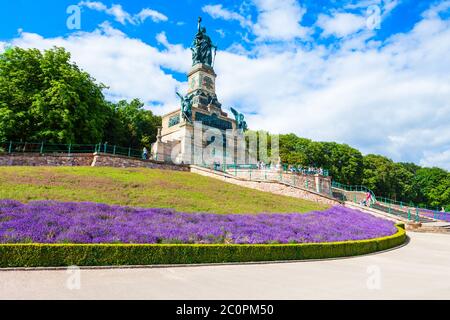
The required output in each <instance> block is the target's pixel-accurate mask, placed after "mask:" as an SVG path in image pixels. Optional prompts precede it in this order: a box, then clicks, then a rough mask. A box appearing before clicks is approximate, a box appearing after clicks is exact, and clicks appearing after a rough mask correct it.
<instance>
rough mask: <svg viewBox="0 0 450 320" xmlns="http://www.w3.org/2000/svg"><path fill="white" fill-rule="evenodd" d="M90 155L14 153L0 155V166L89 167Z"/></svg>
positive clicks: (90, 162)
mask: <svg viewBox="0 0 450 320" xmlns="http://www.w3.org/2000/svg"><path fill="white" fill-rule="evenodd" d="M92 159H93V155H92V154H85V153H83V154H75V153H74V154H72V155H71V156H69V155H67V154H39V153H23V154H22V153H14V154H0V166H29V167H42V166H49V167H59V166H69V167H77V166H90V165H91V164H92Z"/></svg>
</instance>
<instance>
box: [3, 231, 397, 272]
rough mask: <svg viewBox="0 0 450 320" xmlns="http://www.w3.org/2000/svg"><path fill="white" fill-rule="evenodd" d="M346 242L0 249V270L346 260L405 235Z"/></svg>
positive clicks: (10, 246) (387, 246)
mask: <svg viewBox="0 0 450 320" xmlns="http://www.w3.org/2000/svg"><path fill="white" fill-rule="evenodd" d="M397 230H398V232H397V233H396V234H394V235H391V236H387V237H383V238H377V239H370V240H355V241H346V242H330V243H302V244H260V245H232V244H3V245H0V267H2V268H5V267H59V266H71V265H76V266H112V265H157V264H193V263H224V262H257V261H286V260H307V259H325V258H337V257H348V256H356V255H363V254H369V253H373V252H377V251H382V250H387V249H391V248H394V247H397V246H400V245H402V244H404V243H405V240H406V232H405V230H404V229H402V228H401V227H399V226H397Z"/></svg>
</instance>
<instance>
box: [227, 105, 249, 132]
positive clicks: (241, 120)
mask: <svg viewBox="0 0 450 320" xmlns="http://www.w3.org/2000/svg"><path fill="white" fill-rule="evenodd" d="M231 112H232V113H233V114H234V118H235V119H236V127H237V129H238V130H241V131H244V132H245V131H247V130H248V126H247V121H245V116H244V115H243V114H242V113H240V112H238V111H237V110H236V109H234V108H231Z"/></svg>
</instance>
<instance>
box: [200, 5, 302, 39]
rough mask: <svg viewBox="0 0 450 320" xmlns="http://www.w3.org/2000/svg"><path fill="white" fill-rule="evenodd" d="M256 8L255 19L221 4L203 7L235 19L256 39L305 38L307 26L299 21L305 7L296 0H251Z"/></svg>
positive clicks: (217, 17) (206, 10)
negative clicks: (256, 15) (256, 14)
mask: <svg viewBox="0 0 450 320" xmlns="http://www.w3.org/2000/svg"><path fill="white" fill-rule="evenodd" d="M252 1H253V5H254V6H255V7H256V10H257V12H258V17H257V21H256V22H255V23H253V22H252V19H251V17H250V16H248V17H244V16H243V15H242V14H239V13H237V12H234V11H231V10H228V9H225V8H224V7H223V6H222V5H221V4H218V5H206V6H204V7H203V8H202V10H203V11H204V12H206V13H208V14H209V15H210V16H211V17H212V18H214V19H223V20H227V21H238V22H239V23H240V25H241V27H243V28H247V29H249V30H251V32H252V33H253V35H255V36H256V40H258V41H266V40H269V41H271V40H275V41H289V40H293V39H296V38H306V37H307V36H308V34H309V28H307V27H304V26H302V25H301V20H302V18H303V15H304V14H305V13H306V9H304V8H302V7H301V6H300V5H299V4H298V2H297V1H296V0H252Z"/></svg>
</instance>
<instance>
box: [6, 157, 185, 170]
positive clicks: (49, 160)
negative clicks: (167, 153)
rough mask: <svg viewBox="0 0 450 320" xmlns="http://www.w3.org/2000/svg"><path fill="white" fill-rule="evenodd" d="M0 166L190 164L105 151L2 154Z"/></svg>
mask: <svg viewBox="0 0 450 320" xmlns="http://www.w3.org/2000/svg"><path fill="white" fill-rule="evenodd" d="M0 166H30V167H33V166H34V167H37V166H41V167H43V166H46V167H64V166H67V167H80V166H84V167H89V166H92V167H116V168H151V169H163V170H177V171H189V166H183V165H175V164H168V163H162V162H158V161H153V160H141V159H135V158H128V157H124V156H117V155H111V154H103V153H95V154H92V153H79V154H78V153H74V154H71V155H70V156H69V155H67V154H38V153H24V154H0Z"/></svg>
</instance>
